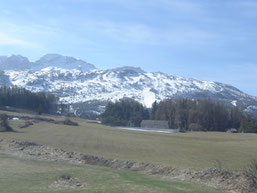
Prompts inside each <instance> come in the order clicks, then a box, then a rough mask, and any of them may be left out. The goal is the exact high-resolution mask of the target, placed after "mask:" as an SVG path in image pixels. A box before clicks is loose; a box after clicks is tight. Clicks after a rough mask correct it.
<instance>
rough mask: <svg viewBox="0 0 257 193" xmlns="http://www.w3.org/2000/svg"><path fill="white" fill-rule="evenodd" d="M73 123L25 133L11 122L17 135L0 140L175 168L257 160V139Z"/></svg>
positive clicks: (237, 164)
mask: <svg viewBox="0 0 257 193" xmlns="http://www.w3.org/2000/svg"><path fill="white" fill-rule="evenodd" d="M58 119H64V118H60V117H59V118H58ZM75 120H76V121H78V122H79V125H80V126H78V127H72V126H65V125H57V124H52V123H47V122H40V123H37V124H34V125H33V126H31V127H29V128H24V129H19V128H18V126H19V125H22V124H23V121H11V122H10V124H11V126H12V127H13V128H14V129H15V130H17V131H20V132H16V133H0V138H11V139H18V140H29V141H34V142H37V143H40V144H46V145H49V146H52V147H57V148H62V149H65V150H67V151H76V152H81V153H86V154H91V155H98V156H104V157H106V158H114V159H121V160H131V161H140V162H141V161H143V162H150V163H157V164H161V165H167V166H172V167H175V168H193V169H204V168H210V167H215V165H216V163H217V162H218V161H217V160H219V162H220V163H221V166H222V167H223V168H224V169H229V170H242V169H244V168H245V166H246V165H247V164H248V163H249V162H250V160H251V159H253V158H256V159H257V136H251V135H247V134H230V133H198V132H197V133H174V134H161V133H149V132H137V131H126V130H119V129H117V128H112V127H107V126H103V125H98V124H89V123H87V121H86V120H82V119H75Z"/></svg>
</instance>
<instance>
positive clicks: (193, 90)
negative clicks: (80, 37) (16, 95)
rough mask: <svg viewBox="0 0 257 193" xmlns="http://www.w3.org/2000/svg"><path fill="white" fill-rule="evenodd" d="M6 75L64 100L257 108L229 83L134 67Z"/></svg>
mask: <svg viewBox="0 0 257 193" xmlns="http://www.w3.org/2000/svg"><path fill="white" fill-rule="evenodd" d="M5 75H7V76H8V77H9V78H10V81H11V83H12V84H13V85H17V86H21V87H25V88H27V89H28V90H31V91H33V92H37V91H44V92H51V93H54V94H56V95H57V96H59V97H60V100H61V101H62V102H64V103H83V102H86V103H90V101H99V102H106V101H115V100H119V99H121V98H126V97H128V98H133V99H135V100H137V101H139V102H141V103H143V104H144V105H145V106H147V107H150V106H151V105H152V103H153V102H154V101H155V100H157V101H159V100H163V99H165V98H169V97H186V98H211V99H213V100H217V101H221V102H224V103H227V104H231V105H235V106H238V107H239V108H241V109H243V110H247V111H251V110H253V111H254V112H255V107H256V108H257V98H256V97H253V96H249V95H247V94H245V93H243V92H241V91H240V90H238V89H236V88H235V87H232V86H230V85H226V84H222V83H218V82H211V81H200V80H195V79H190V78H184V77H179V76H172V75H168V74H164V73H146V72H143V71H141V70H139V69H138V68H133V67H129V68H128V67H125V68H118V69H112V70H92V71H90V72H82V71H80V70H76V69H72V70H68V69H62V68H56V67H48V68H45V69H42V70H39V71H30V70H26V71H22V72H20V71H5ZM102 104H103V103H101V105H102ZM96 109H97V108H96ZM96 111H99V109H98V110H96Z"/></svg>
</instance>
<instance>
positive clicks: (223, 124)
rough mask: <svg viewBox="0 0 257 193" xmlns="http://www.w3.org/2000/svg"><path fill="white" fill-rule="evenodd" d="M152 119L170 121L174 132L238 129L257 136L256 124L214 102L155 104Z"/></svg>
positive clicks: (193, 101) (233, 110)
mask: <svg viewBox="0 0 257 193" xmlns="http://www.w3.org/2000/svg"><path fill="white" fill-rule="evenodd" d="M150 118H151V119H153V120H167V121H168V122H169V127H170V128H177V129H182V130H190V131H226V130H227V129H229V128H236V129H238V130H239V131H242V132H257V127H256V128H255V127H254V125H255V124H256V121H255V120H253V119H251V117H250V116H249V115H248V114H247V113H246V112H243V111H241V110H240V109H238V108H237V107H234V106H231V105H225V104H221V103H218V102H214V101H211V100H210V99H197V100H190V99H177V100H174V99H166V100H164V101H161V102H159V103H157V102H154V103H153V105H152V109H151V116H150Z"/></svg>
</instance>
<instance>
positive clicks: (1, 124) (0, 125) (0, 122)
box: [0, 114, 13, 132]
mask: <svg viewBox="0 0 257 193" xmlns="http://www.w3.org/2000/svg"><path fill="white" fill-rule="evenodd" d="M0 131H2V132H12V131H13V129H12V128H11V127H10V126H9V123H8V116H7V115H6V114H0Z"/></svg>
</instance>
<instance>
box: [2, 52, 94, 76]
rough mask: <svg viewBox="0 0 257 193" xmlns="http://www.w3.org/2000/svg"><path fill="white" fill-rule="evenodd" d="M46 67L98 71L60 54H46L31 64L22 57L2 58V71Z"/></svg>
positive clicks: (90, 65) (92, 66)
mask: <svg viewBox="0 0 257 193" xmlns="http://www.w3.org/2000/svg"><path fill="white" fill-rule="evenodd" d="M46 67H58V68H63V69H78V70H81V71H83V72H87V71H90V70H93V69H96V68H95V66H94V65H93V64H89V63H87V62H85V61H83V60H80V59H76V58H73V57H70V56H62V55H60V54H46V55H44V56H43V57H41V58H40V59H39V60H37V61H36V62H30V61H29V60H28V58H26V57H24V56H21V55H10V56H0V70H16V71H21V70H41V69H43V68H46Z"/></svg>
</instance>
